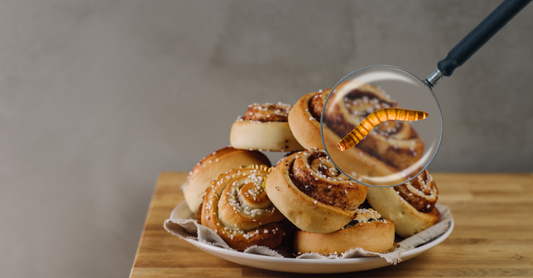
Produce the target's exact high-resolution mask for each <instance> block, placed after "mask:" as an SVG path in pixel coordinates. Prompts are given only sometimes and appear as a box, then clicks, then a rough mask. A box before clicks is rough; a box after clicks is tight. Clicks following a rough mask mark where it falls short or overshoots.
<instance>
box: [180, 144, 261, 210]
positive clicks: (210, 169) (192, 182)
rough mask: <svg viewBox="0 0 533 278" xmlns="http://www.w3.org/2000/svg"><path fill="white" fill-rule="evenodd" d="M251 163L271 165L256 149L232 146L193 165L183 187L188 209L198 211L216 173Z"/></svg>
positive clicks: (215, 152)
mask: <svg viewBox="0 0 533 278" xmlns="http://www.w3.org/2000/svg"><path fill="white" fill-rule="evenodd" d="M251 164H262V165H266V166H267V167H270V166H271V164H270V160H269V159H268V157H266V156H265V155H264V154H262V153H260V152H256V151H248V150H239V149H235V148H233V147H225V148H222V149H220V150H217V151H214V152H212V153H211V154H209V155H208V156H206V157H204V158H203V159H202V160H200V162H198V163H197V164H196V166H194V168H193V169H192V171H191V172H190V173H189V176H188V177H187V182H188V185H187V188H186V189H185V201H186V202H187V205H188V206H189V209H190V210H191V211H192V212H196V211H198V208H199V207H200V205H201V203H202V201H203V196H204V195H205V191H206V189H207V188H208V187H209V186H210V185H211V181H212V180H214V179H216V178H217V177H218V175H220V174H221V173H224V172H226V171H228V170H230V169H234V168H239V167H240V166H248V165H251Z"/></svg>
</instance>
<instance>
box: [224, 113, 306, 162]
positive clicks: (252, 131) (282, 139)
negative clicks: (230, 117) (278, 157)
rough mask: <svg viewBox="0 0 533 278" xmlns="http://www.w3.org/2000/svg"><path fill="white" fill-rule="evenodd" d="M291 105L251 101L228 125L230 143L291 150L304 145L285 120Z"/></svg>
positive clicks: (238, 145) (252, 147) (242, 147)
mask: <svg viewBox="0 0 533 278" xmlns="http://www.w3.org/2000/svg"><path fill="white" fill-rule="evenodd" d="M290 108H291V106H290V105H287V104H268V103H267V104H253V105H251V106H250V107H249V108H248V110H247V111H246V115H245V116H244V117H239V118H238V119H237V121H236V122H234V123H233V125H232V126H231V133H230V143H231V145H232V146H233V147H234V148H237V149H245V150H260V151H277V152H282V151H283V152H292V151H299V150H302V149H303V147H302V146H301V145H300V144H299V143H298V141H297V140H296V139H295V138H294V135H293V134H292V131H291V129H290V126H289V123H288V113H289V110H290Z"/></svg>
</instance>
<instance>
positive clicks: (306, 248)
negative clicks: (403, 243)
mask: <svg viewBox="0 0 533 278" xmlns="http://www.w3.org/2000/svg"><path fill="white" fill-rule="evenodd" d="M371 212H373V213H372V214H375V211H371ZM360 214H368V213H365V212H360V211H359V210H358V213H357V215H360ZM355 248H362V249H363V250H366V251H371V252H378V253H385V252H388V251H391V249H392V248H394V223H393V222H392V221H390V220H386V219H382V218H381V216H379V214H377V216H374V217H373V218H370V219H368V217H367V219H365V220H357V217H356V220H355V221H352V223H351V224H350V225H347V226H346V227H344V228H343V229H341V230H338V231H335V232H331V233H325V234H318V233H310V232H305V231H297V232H296V234H295V240H294V249H295V251H296V252H299V253H308V252H314V253H319V254H322V255H328V254H341V253H344V252H347V251H349V250H352V249H355Z"/></svg>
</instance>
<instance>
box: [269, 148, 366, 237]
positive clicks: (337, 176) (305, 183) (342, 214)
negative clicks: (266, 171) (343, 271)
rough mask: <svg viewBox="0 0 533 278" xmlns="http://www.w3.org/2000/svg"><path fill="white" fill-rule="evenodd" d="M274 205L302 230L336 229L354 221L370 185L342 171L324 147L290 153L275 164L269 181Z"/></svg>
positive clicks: (323, 231)
mask: <svg viewBox="0 0 533 278" xmlns="http://www.w3.org/2000/svg"><path fill="white" fill-rule="evenodd" d="M266 192H267V194H268V197H269V198H270V200H271V201H272V203H274V205H275V206H276V207H277V208H278V209H279V210H280V211H281V213H283V215H285V217H287V219H288V220H289V221H291V222H292V223H293V224H294V225H295V226H296V227H298V228H300V229H301V230H304V231H307V232H312V233H330V232H333V231H337V230H339V229H341V228H342V227H344V226H345V225H346V224H348V223H350V221H352V219H353V217H354V215H355V211H356V209H357V208H358V207H359V205H360V204H362V203H363V202H364V200H365V198H366V193H367V187H366V186H363V185H361V184H358V183H356V182H352V181H351V180H349V179H348V178H347V177H346V176H344V175H343V174H341V173H340V172H339V171H338V170H337V169H336V168H335V167H334V166H333V164H332V162H331V161H330V160H329V158H328V157H327V154H326V152H325V151H324V150H319V149H308V150H304V151H301V152H297V153H294V154H291V155H290V156H288V157H286V158H284V159H283V160H281V161H280V162H278V164H277V165H276V167H275V169H274V171H273V172H272V174H270V177H269V179H268V180H267V184H266Z"/></svg>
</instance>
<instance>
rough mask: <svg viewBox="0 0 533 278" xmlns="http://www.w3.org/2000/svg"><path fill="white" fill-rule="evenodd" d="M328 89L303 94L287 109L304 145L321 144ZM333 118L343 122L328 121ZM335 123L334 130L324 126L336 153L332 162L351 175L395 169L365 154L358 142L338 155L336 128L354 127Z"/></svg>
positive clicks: (326, 139) (327, 140) (381, 173)
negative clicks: (321, 123) (322, 117)
mask: <svg viewBox="0 0 533 278" xmlns="http://www.w3.org/2000/svg"><path fill="white" fill-rule="evenodd" d="M329 93H330V90H325V91H321V92H315V93H309V94H306V95H304V96H303V97H302V98H300V99H299V100H298V102H296V104H295V105H294V106H293V107H292V109H291V111H290V113H289V125H290V127H291V130H292V132H293V134H294V137H295V138H296V140H298V142H299V143H300V144H301V145H302V146H303V147H305V148H307V149H309V148H319V149H323V148H324V147H323V144H322V138H321V135H320V118H321V116H322V110H323V108H324V102H325V100H326V98H327V96H328V95H329ZM329 103H330V102H328V105H330V104H329ZM334 108H335V107H334ZM337 110H338V109H337ZM332 115H336V116H337V117H341V116H342V115H343V114H341V113H340V112H338V111H336V112H335V113H332ZM333 120H335V121H336V123H337V122H342V121H343V118H336V119H333V118H330V119H329V121H330V122H331V121H333ZM329 124H331V123H329ZM334 126H335V127H337V129H336V130H333V129H329V128H328V127H327V126H326V128H324V130H323V132H324V142H325V144H326V146H327V149H328V151H329V152H330V153H331V154H332V155H333V156H334V157H336V159H335V163H336V164H337V165H339V166H340V167H341V169H343V170H345V171H348V173H350V174H352V175H354V173H355V172H356V173H358V174H359V175H367V176H388V175H392V174H394V173H396V172H398V171H397V170H396V169H395V168H394V167H392V166H390V165H388V164H386V163H385V162H383V161H381V160H379V159H378V158H377V157H375V156H372V155H370V154H368V153H367V152H366V151H364V150H362V149H360V148H359V147H358V146H357V145H356V146H355V147H354V148H352V149H350V150H347V151H345V152H344V153H343V154H342V155H340V150H338V149H337V146H336V145H337V143H338V142H339V140H340V139H341V138H342V137H341V135H338V134H337V133H336V132H344V130H348V131H347V132H350V131H351V130H352V129H353V128H352V129H350V127H349V126H348V127H344V128H340V127H339V126H341V124H340V123H338V124H335V125H334ZM344 135H346V134H342V136H344ZM350 169H352V171H349V170H350ZM351 172H354V173H351Z"/></svg>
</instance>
